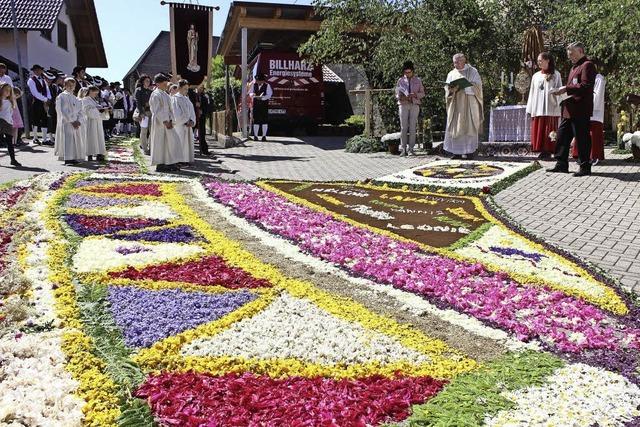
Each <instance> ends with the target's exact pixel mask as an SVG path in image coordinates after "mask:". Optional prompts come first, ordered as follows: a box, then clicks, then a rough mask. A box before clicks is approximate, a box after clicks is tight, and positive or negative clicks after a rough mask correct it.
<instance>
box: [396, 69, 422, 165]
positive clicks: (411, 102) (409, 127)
mask: <svg viewBox="0 0 640 427" xmlns="http://www.w3.org/2000/svg"><path fill="white" fill-rule="evenodd" d="M402 74H403V76H402V77H400V79H398V83H397V84H396V99H397V100H398V110H399V114H400V133H401V135H400V146H401V152H400V155H401V156H407V155H411V156H415V155H416V153H415V152H414V151H413V147H414V145H416V128H417V126H418V116H419V115H420V102H422V98H424V86H423V85H422V81H421V80H420V78H419V77H416V76H415V74H414V68H413V62H411V61H407V62H405V63H404V64H403V66H402ZM407 140H408V143H409V148H408V149H407Z"/></svg>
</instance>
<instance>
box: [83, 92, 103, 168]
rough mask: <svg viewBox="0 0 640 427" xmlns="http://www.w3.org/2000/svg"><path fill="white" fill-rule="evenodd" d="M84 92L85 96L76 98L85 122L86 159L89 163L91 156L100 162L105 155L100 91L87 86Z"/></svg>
mask: <svg viewBox="0 0 640 427" xmlns="http://www.w3.org/2000/svg"><path fill="white" fill-rule="evenodd" d="M81 92H82V90H81ZM86 92H87V93H86V96H83V97H80V96H78V98H80V99H81V100H82V110H83V111H84V116H85V121H86V124H85V141H86V150H87V157H88V159H89V161H91V160H93V156H96V160H97V161H99V162H102V161H104V156H105V154H107V148H106V147H105V142H104V129H103V127H102V126H103V125H102V112H103V111H104V109H103V107H102V106H101V105H100V104H99V102H98V97H99V96H100V89H98V87H97V86H89V87H88V88H87V91H86Z"/></svg>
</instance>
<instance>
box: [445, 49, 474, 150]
mask: <svg viewBox="0 0 640 427" xmlns="http://www.w3.org/2000/svg"><path fill="white" fill-rule="evenodd" d="M453 66H454V69H453V70H451V71H450V72H449V74H448V75H447V81H446V83H447V85H446V86H445V96H446V103H447V126H446V131H445V136H444V149H445V150H446V151H448V152H450V153H452V154H453V155H454V158H459V157H460V156H461V157H462V158H463V159H466V158H467V157H468V155H470V154H472V153H474V152H475V151H476V150H477V149H478V142H479V134H480V132H481V131H482V122H483V120H484V116H483V107H482V79H481V78H480V73H478V70H476V69H475V68H474V67H472V66H471V65H469V64H467V59H466V57H465V56H464V55H463V54H462V53H457V54H455V55H454V56H453ZM462 77H464V78H466V79H467V80H468V81H469V82H470V83H471V84H472V86H471V87H467V88H464V89H460V88H459V87H458V86H457V85H450V84H449V83H451V82H453V81H455V80H458V79H460V78H462Z"/></svg>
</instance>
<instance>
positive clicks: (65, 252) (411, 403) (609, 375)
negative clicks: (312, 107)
mask: <svg viewBox="0 0 640 427" xmlns="http://www.w3.org/2000/svg"><path fill="white" fill-rule="evenodd" d="M494 172H495V173H498V171H495V170H492V172H491V173H494ZM487 173H489V172H487ZM453 179H454V180H455V179H457V178H453ZM0 225H1V226H2V227H1V231H0V278H1V280H2V282H1V283H2V284H1V286H0V298H1V300H0V301H1V303H2V304H1V305H0V425H15V426H18V425H29V426H36V425H60V426H76V425H89V426H117V425H120V426H153V425H164V426H202V427H205V426H206V427H213V426H274V427H275V426H374V425H384V426H392V425H394V426H398V427H399V426H405V425H433V426H475V425H488V426H529V425H555V426H574V425H575V426H590V425H599V426H618V425H620V426H633V425H638V422H640V411H639V409H638V407H639V405H640V388H639V384H640V356H639V354H640V321H639V320H638V312H639V308H638V299H637V296H635V295H632V294H629V293H627V292H625V291H623V290H622V289H621V288H620V287H619V286H618V285H617V283H615V281H614V280H612V279H610V278H609V277H607V275H606V274H605V273H604V272H602V271H600V270H598V269H597V268H596V267H593V266H590V265H585V264H584V263H581V262H580V261H579V260H577V259H575V258H574V257H573V256H572V255H571V254H568V253H566V252H563V251H561V250H559V249H556V248H553V247H551V246H549V245H547V244H545V243H544V242H542V241H540V240H539V239H537V238H535V237H534V236H531V235H528V234H527V233H526V232H525V231H523V230H521V229H519V228H518V227H517V226H516V225H514V224H512V223H511V222H510V221H509V220H508V219H507V218H505V217H504V215H502V214H501V213H500V212H499V210H498V209H497V208H496V207H495V206H494V205H493V204H492V202H491V200H490V198H482V197H475V196H461V195H453V194H443V193H438V192H430V190H429V189H428V187H425V189H424V190H410V189H408V188H407V189H399V188H391V187H389V186H386V185H382V184H380V185H378V184H375V185H374V184H363V183H312V182H306V183H304V182H293V181H275V180H272V181H258V182H254V183H248V182H226V181H219V180H208V179H205V180H196V179H189V178H183V177H180V176H168V175H150V174H147V173H146V171H145V169H144V165H143V164H142V161H141V157H140V153H139V152H138V150H137V148H136V146H135V142H131V141H120V142H118V143H116V144H114V145H112V146H111V147H109V156H108V161H107V163H106V164H105V165H104V166H103V167H101V168H100V169H98V170H97V171H96V172H93V173H69V174H60V173H52V174H42V175H39V176H37V177H35V178H32V179H30V180H26V181H21V182H16V183H11V184H8V185H5V186H4V187H0Z"/></svg>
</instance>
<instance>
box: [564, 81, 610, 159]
mask: <svg viewBox="0 0 640 427" xmlns="http://www.w3.org/2000/svg"><path fill="white" fill-rule="evenodd" d="M606 84H607V79H605V78H604V76H603V75H602V74H600V73H598V74H596V83H595V86H594V87H593V115H592V116H591V120H590V123H589V134H590V135H591V166H595V165H597V164H598V162H600V161H602V160H604V91H605V86H606ZM572 156H573V158H574V159H577V158H578V145H577V144H576V143H575V138H574V143H573V152H572Z"/></svg>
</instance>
